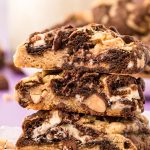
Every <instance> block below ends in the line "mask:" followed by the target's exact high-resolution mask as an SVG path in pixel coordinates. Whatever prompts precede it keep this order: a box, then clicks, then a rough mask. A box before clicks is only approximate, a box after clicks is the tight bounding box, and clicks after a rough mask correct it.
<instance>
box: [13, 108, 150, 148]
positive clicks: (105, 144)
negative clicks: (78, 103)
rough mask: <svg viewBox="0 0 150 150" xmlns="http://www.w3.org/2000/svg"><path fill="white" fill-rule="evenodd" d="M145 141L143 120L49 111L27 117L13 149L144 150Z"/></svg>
mask: <svg viewBox="0 0 150 150" xmlns="http://www.w3.org/2000/svg"><path fill="white" fill-rule="evenodd" d="M136 136H138V137H136ZM114 137H115V138H116V139H115V138H114ZM146 137H147V138H146ZM149 138H150V129H149V127H148V121H147V119H146V118H145V117H143V116H136V117H134V118H128V119H125V118H118V117H96V116H86V115H81V114H75V113H74V114H70V113H64V112H62V111H58V110H53V111H39V112H37V113H35V114H33V115H31V116H29V117H27V118H26V119H25V121H24V123H23V134H22V137H20V139H19V140H18V142H17V144H16V145H17V147H25V146H35V145H38V146H40V145H41V146H42V145H53V144H58V143H63V144H62V145H61V149H62V148H64V147H66V148H69V147H72V148H73V149H75V150H77V149H80V148H83V147H86V148H90V147H94V146H96V145H99V147H100V148H101V149H104V148H108V150H109V149H111V148H114V149H115V150H117V149H118V150H122V149H131V150H132V148H133V147H134V146H135V147H137V149H138V150H148V149H149V148H150V147H149V146H150V145H149V141H148V139H149ZM138 141H139V142H138ZM146 142H147V143H146ZM121 148H122V149H121ZM140 148H141V149H140ZM146 148H148V149H146ZM101 149H100V150H101Z"/></svg>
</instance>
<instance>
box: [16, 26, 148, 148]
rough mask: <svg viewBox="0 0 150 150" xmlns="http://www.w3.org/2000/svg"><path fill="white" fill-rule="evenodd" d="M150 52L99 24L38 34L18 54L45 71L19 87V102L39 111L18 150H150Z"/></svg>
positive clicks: (22, 63) (21, 61)
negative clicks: (147, 87)
mask: <svg viewBox="0 0 150 150" xmlns="http://www.w3.org/2000/svg"><path fill="white" fill-rule="evenodd" d="M149 56H150V51H149V49H148V47H146V46H145V45H144V44H142V43H141V42H140V41H136V40H134V39H133V38H132V37H130V36H127V35H126V36H124V35H120V34H119V33H118V32H117V31H116V30H115V29H114V28H106V27H104V26H102V25H99V24H89V25H87V26H84V27H78V28H76V27H72V26H66V27H61V28H57V29H54V30H45V31H43V32H36V33H33V34H32V35H31V36H30V37H29V38H28V39H27V41H26V42H25V43H24V44H22V45H20V46H19V47H18V49H17V52H16V54H15V57H14V63H15V65H16V66H17V67H33V68H40V69H43V71H41V72H37V73H35V74H34V75H33V76H31V77H27V78H25V79H23V80H21V81H20V82H19V83H18V84H17V85H16V99H17V101H18V103H19V104H20V105H21V106H22V107H24V108H27V109H33V110H38V112H37V113H35V114H33V115H31V116H28V117H27V118H26V119H25V120H24V122H23V125H22V129H23V133H22V135H21V137H20V138H19V139H18V141H17V143H16V147H17V149H18V150H37V149H38V150H150V128H149V124H148V120H147V119H146V118H145V117H144V116H143V115H141V113H142V112H143V111H144V106H143V105H144V96H143V91H144V81H143V80H142V79H141V78H137V77H134V74H136V73H139V72H140V71H142V70H143V69H144V67H145V66H146V64H147V62H148V60H149Z"/></svg>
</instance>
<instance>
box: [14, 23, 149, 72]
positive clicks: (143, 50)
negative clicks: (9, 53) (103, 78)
mask: <svg viewBox="0 0 150 150" xmlns="http://www.w3.org/2000/svg"><path fill="white" fill-rule="evenodd" d="M149 57H150V51H149V48H148V47H147V46H145V45H143V44H142V43H141V42H139V41H136V40H134V39H133V38H132V37H130V36H122V35H120V34H119V33H118V32H117V31H116V30H115V29H114V28H110V29H108V28H105V27H104V26H102V25H99V24H89V25H87V26H84V27H81V28H75V27H71V26H68V27H62V28H59V29H55V30H52V31H49V30H46V31H44V32H36V33H34V34H32V35H31V36H30V37H29V39H28V40H27V41H26V42H25V43H23V44H22V45H20V46H19V47H18V50H17V52H16V54H15V57H14V63H15V65H16V66H17V67H33V68H42V69H46V70H51V69H54V68H55V69H56V68H59V69H67V70H68V69H72V68H85V69H91V70H97V71H99V72H101V73H121V74H130V73H138V72H140V71H142V70H143V69H144V67H145V66H146V64H147V63H148V60H149Z"/></svg>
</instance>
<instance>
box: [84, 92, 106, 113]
mask: <svg viewBox="0 0 150 150" xmlns="http://www.w3.org/2000/svg"><path fill="white" fill-rule="evenodd" d="M84 104H85V105H87V106H88V107H89V108H90V109H92V110H94V111H96V112H101V113H102V112H105V111H106V105H105V102H104V100H103V99H101V98H100V97H99V96H97V95H96V94H94V95H92V96H90V97H89V98H88V99H86V100H85V101H84Z"/></svg>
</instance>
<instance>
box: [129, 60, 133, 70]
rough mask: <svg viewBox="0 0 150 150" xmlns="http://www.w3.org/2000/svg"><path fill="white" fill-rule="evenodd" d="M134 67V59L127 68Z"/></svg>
mask: <svg viewBox="0 0 150 150" xmlns="http://www.w3.org/2000/svg"><path fill="white" fill-rule="evenodd" d="M133 67H134V62H133V61H130V62H129V63H128V66H127V68H129V69H130V68H133Z"/></svg>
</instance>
